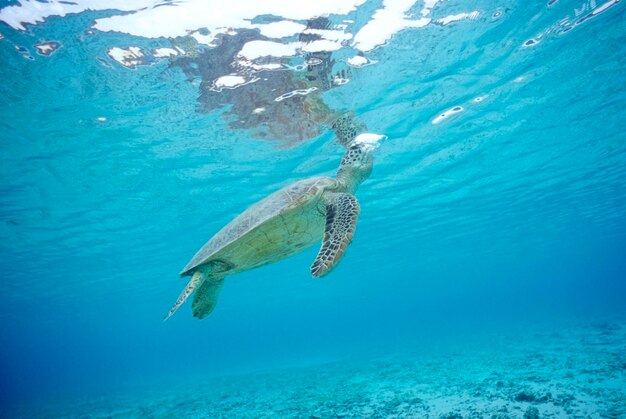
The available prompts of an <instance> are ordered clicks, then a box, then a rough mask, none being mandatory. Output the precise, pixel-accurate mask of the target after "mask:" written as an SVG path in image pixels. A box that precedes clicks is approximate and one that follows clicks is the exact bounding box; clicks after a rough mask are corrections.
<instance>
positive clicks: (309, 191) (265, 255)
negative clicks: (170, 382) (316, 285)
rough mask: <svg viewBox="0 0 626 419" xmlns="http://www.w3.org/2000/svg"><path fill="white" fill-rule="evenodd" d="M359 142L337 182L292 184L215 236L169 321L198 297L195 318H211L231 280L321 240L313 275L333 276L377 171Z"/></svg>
mask: <svg viewBox="0 0 626 419" xmlns="http://www.w3.org/2000/svg"><path fill="white" fill-rule="evenodd" d="M363 135H364V136H365V137H367V136H368V135H370V136H371V134H363ZM369 138H371V137H369ZM357 140H359V137H357V138H356V139H355V140H354V141H352V142H351V143H350V145H349V146H348V148H347V150H346V153H345V154H344V156H343V159H342V160H341V165H340V166H339V170H338V171H337V175H336V178H335V179H333V178H330V177H325V176H317V177H311V178H308V179H304V180H301V181H298V182H295V183H292V184H290V185H288V186H286V187H284V188H282V189H280V190H279V191H277V192H274V193H272V194H271V195H269V196H268V197H266V198H264V199H262V200H261V201H259V202H257V203H256V204H254V205H252V206H251V207H250V208H248V209H247V210H245V211H244V212H243V213H241V214H240V215H239V216H238V217H236V218H235V219H234V220H232V221H231V222H230V223H228V224H227V225H226V226H225V227H224V228H222V229H221V230H220V231H219V232H218V233H217V234H216V235H215V236H213V238H211V240H209V241H208V242H207V243H206V244H205V245H204V246H203V247H202V248H201V249H200V250H199V251H198V253H196V255H195V256H194V257H193V258H192V259H191V261H190V262H189V263H188V264H187V266H185V267H184V268H183V270H182V271H181V273H180V275H181V276H189V275H191V280H190V281H189V283H188V284H187V286H186V287H185V289H184V290H183V292H182V293H181V294H180V296H179V297H178V300H176V303H175V304H174V306H173V307H172V309H171V310H170V311H169V313H168V314H167V316H166V317H165V320H167V319H168V318H169V317H171V316H172V315H173V314H174V313H175V312H176V310H178V308H179V307H180V306H181V305H182V304H183V303H184V302H185V300H186V299H187V298H188V297H189V296H190V295H191V294H193V293H194V292H195V294H194V299H193V305H192V311H193V315H194V317H197V318H199V319H202V318H204V317H206V316H207V315H208V314H210V313H211V312H212V311H213V309H214V308H215V305H216V303H217V298H218V296H219V292H220V289H221V288H222V284H223V283H224V277H225V276H226V275H232V274H235V273H239V272H243V271H247V270H249V269H253V268H257V267H260V266H263V265H267V264H269V263H272V262H276V261H278V260H281V259H284V258H286V257H288V256H291V255H294V254H296V253H299V252H301V251H302V250H304V249H306V248H307V247H309V246H311V245H313V244H315V243H316V242H318V241H319V240H320V239H322V246H321V248H320V250H319V253H318V254H317V257H316V258H315V261H314V262H313V264H312V265H311V274H312V275H313V276H315V277H320V276H323V275H325V274H327V273H329V272H330V271H331V270H332V269H333V267H335V266H336V265H337V262H338V261H339V259H341V257H342V256H343V254H344V252H345V251H346V248H347V247H348V245H349V244H350V242H351V241H352V237H353V236H354V231H355V228H356V223H357V218H358V216H359V211H360V207H359V202H358V201H357V199H356V197H355V196H354V193H355V191H356V189H357V187H358V186H359V185H360V184H361V182H363V181H364V180H365V179H367V177H368V176H369V174H370V173H371V171H372V164H373V159H372V149H373V147H372V146H371V144H368V143H367V142H359V141H357ZM322 236H323V238H322Z"/></svg>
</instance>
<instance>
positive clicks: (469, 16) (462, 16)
mask: <svg viewBox="0 0 626 419" xmlns="http://www.w3.org/2000/svg"><path fill="white" fill-rule="evenodd" d="M479 15H480V12H479V11H478V10H474V11H473V12H469V13H458V14H456V15H449V16H446V17H442V18H440V19H437V20H436V21H435V22H437V23H439V24H441V25H447V24H449V23H452V22H458V21H461V20H466V19H469V20H473V19H476V18H478V16H479Z"/></svg>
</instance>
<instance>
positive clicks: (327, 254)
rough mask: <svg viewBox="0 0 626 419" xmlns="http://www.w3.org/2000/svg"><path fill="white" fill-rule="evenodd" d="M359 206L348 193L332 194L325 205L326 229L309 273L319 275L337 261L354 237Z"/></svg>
mask: <svg viewBox="0 0 626 419" xmlns="http://www.w3.org/2000/svg"><path fill="white" fill-rule="evenodd" d="M360 211H361V208H360V206H359V201H357V199H356V197H355V196H354V195H352V194H349V193H337V194H332V195H331V196H330V199H329V200H328V204H327V206H326V230H325V231H324V239H323V240H322V247H321V248H320V251H319V253H318V254H317V257H316V258H315V261H314V262H313V265H311V274H312V275H313V276H316V277H320V276H323V275H326V274H327V273H329V272H330V271H331V270H332V269H333V268H334V267H335V266H336V265H337V263H338V262H339V260H340V259H341V257H342V256H343V254H344V253H345V251H346V249H347V247H348V245H349V244H350V242H351V241H352V238H353V237H354V231H355V229H356V222H357V219H358V218H359V212H360Z"/></svg>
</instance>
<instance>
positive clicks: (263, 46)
mask: <svg viewBox="0 0 626 419" xmlns="http://www.w3.org/2000/svg"><path fill="white" fill-rule="evenodd" d="M300 45H301V43H300V42H290V43H287V44H282V43H280V42H274V41H250V42H246V44H245V45H244V46H243V47H242V48H241V51H239V55H240V56H242V57H245V58H247V59H248V60H255V59H257V58H261V57H293V56H294V55H296V54H297V51H298V47H300Z"/></svg>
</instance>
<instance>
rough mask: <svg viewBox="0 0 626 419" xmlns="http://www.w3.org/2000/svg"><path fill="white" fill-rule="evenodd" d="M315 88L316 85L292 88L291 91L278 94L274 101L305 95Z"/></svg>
mask: <svg viewBox="0 0 626 419" xmlns="http://www.w3.org/2000/svg"><path fill="white" fill-rule="evenodd" d="M316 90H317V87H309V88H308V89H298V90H292V91H291V92H287V93H285V94H283V95H280V96H278V97H277V98H275V99H274V101H275V102H282V101H283V100H285V99H289V98H290V97H293V96H296V95H299V96H306V95H308V94H309V93H311V92H314V91H316Z"/></svg>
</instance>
